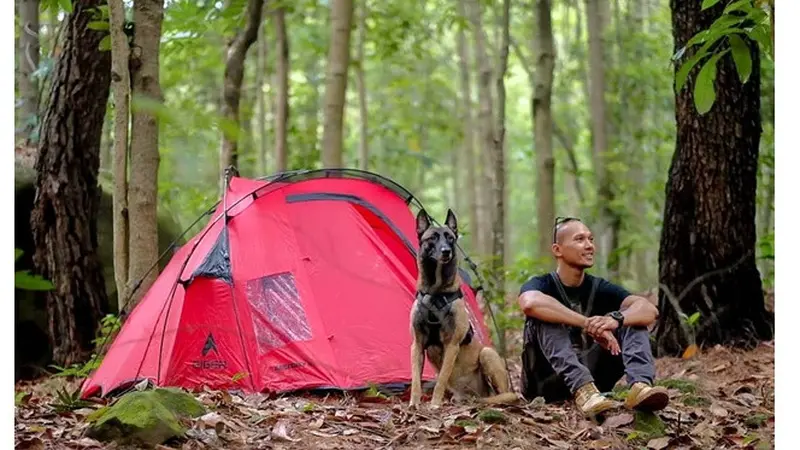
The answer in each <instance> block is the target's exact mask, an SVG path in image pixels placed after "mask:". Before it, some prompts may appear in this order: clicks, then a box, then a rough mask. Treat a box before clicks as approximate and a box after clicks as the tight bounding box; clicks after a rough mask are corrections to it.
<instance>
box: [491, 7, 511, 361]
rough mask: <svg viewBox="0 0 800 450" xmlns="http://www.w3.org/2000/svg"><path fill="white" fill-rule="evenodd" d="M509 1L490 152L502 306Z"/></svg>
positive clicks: (496, 279)
mask: <svg viewBox="0 0 800 450" xmlns="http://www.w3.org/2000/svg"><path fill="white" fill-rule="evenodd" d="M510 13H511V0H503V17H502V20H501V24H500V26H501V30H500V35H501V44H500V58H499V61H498V67H497V70H496V74H495V76H496V78H495V86H496V89H497V119H496V124H495V127H494V129H495V130H496V134H495V135H494V149H493V150H492V169H493V172H494V173H493V176H492V182H493V184H492V188H493V195H492V197H493V198H494V202H495V203H494V205H495V208H494V214H493V215H492V219H493V220H492V278H493V283H492V284H493V289H492V294H493V295H495V296H497V298H498V299H500V300H501V301H503V302H504V303H503V306H504V307H505V306H507V305H505V301H504V300H505V298H506V297H505V283H506V280H505V270H504V265H505V262H506V260H505V249H506V244H505V239H506V229H505V224H506V223H505V220H506V202H505V200H506V183H505V180H506V167H505V136H506V84H505V76H506V71H507V70H508V48H509V44H510V40H511V39H510V36H509V33H510V32H509V28H510V21H511V19H510V17H509V15H510ZM504 334H505V333H504V332H501V333H500V335H501V339H500V341H499V342H498V350H499V351H500V354H501V355H505V352H506V343H505V336H504Z"/></svg>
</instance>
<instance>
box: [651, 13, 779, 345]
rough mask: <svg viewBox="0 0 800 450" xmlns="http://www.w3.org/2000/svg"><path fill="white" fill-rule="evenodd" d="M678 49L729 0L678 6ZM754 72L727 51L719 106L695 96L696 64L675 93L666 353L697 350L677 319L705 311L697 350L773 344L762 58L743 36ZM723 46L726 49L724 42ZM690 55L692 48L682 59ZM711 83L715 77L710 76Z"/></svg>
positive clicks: (663, 325)
mask: <svg viewBox="0 0 800 450" xmlns="http://www.w3.org/2000/svg"><path fill="white" fill-rule="evenodd" d="M670 5H671V7H672V27H673V37H674V45H675V49H676V50H677V49H680V48H683V46H685V45H686V43H687V42H688V41H689V39H691V38H692V37H693V36H694V35H695V34H697V33H698V32H699V31H701V30H704V29H707V28H708V27H709V26H710V25H711V24H712V23H713V22H714V21H715V20H716V19H717V18H719V16H720V14H721V13H722V10H723V9H724V8H725V4H724V3H720V4H718V5H717V6H715V7H713V8H710V9H707V10H705V11H702V12H701V10H700V5H699V4H698V3H697V2H695V1H690V0H672V1H671V3H670ZM740 36H741V39H743V40H744V42H745V44H746V45H747V47H748V49H749V53H750V58H751V61H752V72H751V75H750V77H749V79H748V80H747V82H746V83H744V84H743V83H742V82H741V81H740V80H739V76H738V74H737V70H736V66H735V63H734V60H733V58H732V57H731V55H730V54H726V55H722V57H721V58H720V59H719V61H718V62H717V66H716V78H715V81H713V84H714V86H713V88H714V90H715V91H716V101H715V103H714V105H713V108H712V109H711V110H710V111H708V112H707V113H706V114H702V115H701V114H699V113H698V111H697V110H696V109H695V105H694V103H693V98H692V93H693V92H694V87H695V84H696V76H697V77H701V76H707V75H709V74H708V73H703V74H698V69H699V67H700V65H698V66H697V67H695V68H694V69H693V70H692V71H691V72H690V75H689V78H688V81H687V83H686V86H685V87H684V88H683V89H681V90H679V91H678V92H677V93H676V95H675V119H676V122H677V141H676V145H675V153H674V155H673V158H672V164H671V166H670V170H669V179H668V181H667V186H666V205H665V208H664V221H663V223H664V225H663V228H662V234H661V246H660V248H659V279H660V285H661V290H660V293H659V302H660V309H661V311H662V314H661V318H660V320H659V324H658V329H657V334H656V336H657V342H658V348H659V350H660V351H661V352H666V353H676V352H678V351H680V350H682V349H683V348H684V347H685V346H686V345H687V344H689V343H691V341H690V339H689V338H688V337H687V336H686V333H685V332H686V331H687V330H685V329H684V328H685V323H684V322H683V321H682V318H681V316H680V314H679V313H684V314H686V315H691V314H693V313H695V312H699V313H700V323H699V324H698V325H697V327H696V329H695V330H693V331H692V333H693V334H694V335H695V339H696V343H698V344H704V345H714V344H718V343H719V344H729V345H742V346H750V345H753V344H755V343H757V342H758V340H759V339H771V338H772V336H773V324H774V317H773V316H772V314H770V313H768V312H767V311H766V309H765V307H764V294H763V292H762V287H761V278H760V277H759V273H758V270H757V269H756V262H755V243H756V229H755V224H756V221H755V219H756V217H755V211H756V173H757V167H758V152H759V140H760V136H761V111H760V109H761V99H760V84H761V79H760V70H759V69H760V58H759V53H758V49H757V46H756V45H755V43H754V42H753V41H751V40H750V39H748V38H747V37H746V35H744V34H741V35H740ZM726 45H727V44H726ZM693 54H694V52H693V51H691V50H689V51H687V52H686V53H685V54H684V55H682V57H681V62H683V61H686V59H687V58H691V57H692V55H693ZM710 75H711V77H712V80H713V79H714V78H713V77H714V75H713V71H712V72H711V74H710Z"/></svg>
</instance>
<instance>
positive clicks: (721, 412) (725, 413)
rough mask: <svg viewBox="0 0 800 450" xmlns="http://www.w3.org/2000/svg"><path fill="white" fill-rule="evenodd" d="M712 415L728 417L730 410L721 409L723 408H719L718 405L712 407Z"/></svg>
mask: <svg viewBox="0 0 800 450" xmlns="http://www.w3.org/2000/svg"><path fill="white" fill-rule="evenodd" d="M711 414H714V415H715V416H717V417H727V416H728V410H727V409H725V408H723V407H721V406H719V405H717V404H714V405H711Z"/></svg>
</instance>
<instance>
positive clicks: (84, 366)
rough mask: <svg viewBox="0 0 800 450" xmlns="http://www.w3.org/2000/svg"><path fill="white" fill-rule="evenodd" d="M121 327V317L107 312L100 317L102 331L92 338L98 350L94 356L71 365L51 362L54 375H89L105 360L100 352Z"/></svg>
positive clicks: (73, 376) (68, 376)
mask: <svg viewBox="0 0 800 450" xmlns="http://www.w3.org/2000/svg"><path fill="white" fill-rule="evenodd" d="M121 327H122V321H121V320H120V319H119V317H117V316H115V315H113V314H107V315H106V316H105V317H103V318H102V319H100V332H99V333H98V335H97V337H96V338H94V339H93V340H92V344H94V345H95V349H96V352H95V353H92V356H91V357H90V358H89V360H88V361H86V362H83V363H73V364H72V365H70V366H69V367H62V366H59V365H56V364H51V365H50V368H51V369H54V370H55V372H54V373H53V376H56V377H65V378H86V377H88V376H89V375H90V374H91V373H92V371H94V370H95V369H97V368H98V367H100V363H102V362H103V358H102V357H101V356H100V355H99V354H98V353H99V352H100V350H102V348H103V347H104V346H105V345H106V344H107V343H110V342H111V340H112V339H113V336H114V335H115V334H116V333H117V332H118V331H119V330H120V328H121Z"/></svg>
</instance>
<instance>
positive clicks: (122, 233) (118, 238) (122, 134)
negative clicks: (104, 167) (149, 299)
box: [108, 0, 138, 311]
mask: <svg viewBox="0 0 800 450" xmlns="http://www.w3.org/2000/svg"><path fill="white" fill-rule="evenodd" d="M108 11H109V15H110V28H109V32H110V34H111V81H112V83H113V87H114V162H113V174H114V197H113V198H114V211H113V214H114V215H113V229H114V280H115V282H116V286H117V305H118V308H119V311H122V308H123V307H124V306H125V302H126V301H127V298H128V288H129V286H128V270H129V264H130V260H129V257H130V254H129V250H128V246H129V245H130V243H129V241H128V239H129V232H130V228H129V223H128V154H129V153H128V124H129V122H130V95H131V74H130V71H129V67H128V64H129V61H130V47H129V45H128V36H127V35H126V34H125V31H124V30H123V27H124V26H125V5H124V3H123V1H122V0H109V2H108ZM137 244H138V243H137Z"/></svg>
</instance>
